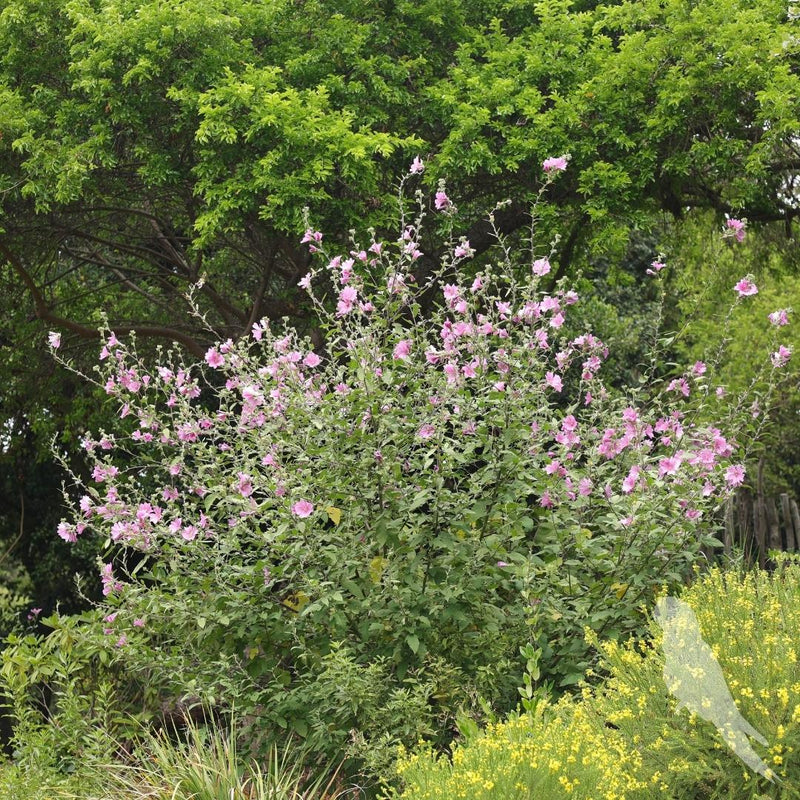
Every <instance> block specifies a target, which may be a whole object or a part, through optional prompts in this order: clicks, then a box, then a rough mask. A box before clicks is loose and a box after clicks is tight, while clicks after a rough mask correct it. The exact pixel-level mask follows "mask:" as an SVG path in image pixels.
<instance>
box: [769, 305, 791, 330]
mask: <svg viewBox="0 0 800 800" xmlns="http://www.w3.org/2000/svg"><path fill="white" fill-rule="evenodd" d="M769 321H770V322H771V323H772V324H773V325H775V326H776V327H780V326H781V325H788V324H789V309H788V308H781V309H780V310H778V311H773V312H772V313H771V314H770V315H769Z"/></svg>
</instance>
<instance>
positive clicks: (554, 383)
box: [544, 372, 564, 392]
mask: <svg viewBox="0 0 800 800" xmlns="http://www.w3.org/2000/svg"><path fill="white" fill-rule="evenodd" d="M544 379H545V382H546V383H547V385H548V386H549V387H550V388H551V389H555V390H556V391H557V392H560V391H561V390H562V389H563V388H564V384H563V383H562V381H561V376H560V375H557V374H556V373H554V372H548V373H547V374H546V375H545V376H544Z"/></svg>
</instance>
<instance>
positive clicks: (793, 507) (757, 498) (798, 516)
mask: <svg viewBox="0 0 800 800" xmlns="http://www.w3.org/2000/svg"><path fill="white" fill-rule="evenodd" d="M723 545H724V549H725V553H726V554H730V553H731V551H732V550H733V548H734V547H735V548H737V549H739V550H741V551H743V552H744V556H745V558H746V560H747V561H749V562H751V563H755V562H756V561H757V562H758V563H759V565H761V566H762V567H763V566H764V565H765V564H766V562H767V553H768V551H769V550H785V551H789V552H797V551H798V550H800V510H798V507H797V502H796V501H795V499H794V498H792V497H789V495H788V494H781V495H778V496H777V497H767V496H765V495H764V494H761V493H754V492H752V491H751V490H749V489H747V490H739V491H738V492H737V493H736V494H735V495H733V496H732V497H731V498H730V499H729V500H728V502H727V504H726V506H725V530H724V534H723Z"/></svg>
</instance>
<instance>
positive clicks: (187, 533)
mask: <svg viewBox="0 0 800 800" xmlns="http://www.w3.org/2000/svg"><path fill="white" fill-rule="evenodd" d="M181 536H182V537H183V538H184V540H185V541H187V542H192V541H194V540H195V539H196V538H197V528H196V527H195V526H194V525H187V526H186V527H185V528H184V529H183V530H182V531H181Z"/></svg>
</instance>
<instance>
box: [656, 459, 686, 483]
mask: <svg viewBox="0 0 800 800" xmlns="http://www.w3.org/2000/svg"><path fill="white" fill-rule="evenodd" d="M680 466H681V459H680V456H672V457H671V458H662V459H661V461H659V462H658V474H659V475H660V476H661V477H662V478H663V477H664V476H665V475H674V474H675V473H676V472H677V471H678V470H679V469H680Z"/></svg>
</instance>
